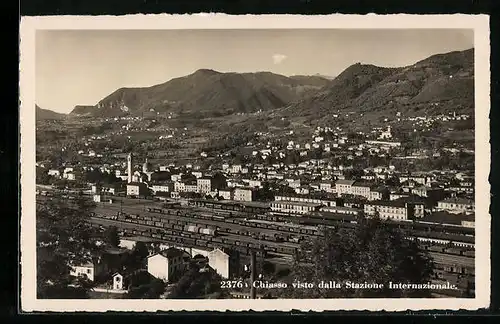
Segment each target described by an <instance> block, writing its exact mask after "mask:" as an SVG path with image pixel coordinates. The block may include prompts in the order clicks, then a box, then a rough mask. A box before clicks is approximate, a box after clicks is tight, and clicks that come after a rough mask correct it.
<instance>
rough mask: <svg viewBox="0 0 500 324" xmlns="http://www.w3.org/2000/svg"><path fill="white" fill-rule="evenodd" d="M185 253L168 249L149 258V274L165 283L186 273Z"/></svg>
mask: <svg viewBox="0 0 500 324" xmlns="http://www.w3.org/2000/svg"><path fill="white" fill-rule="evenodd" d="M183 255H184V252H183V251H181V250H178V249H175V248H168V249H166V250H163V251H161V252H159V253H156V254H153V255H151V256H150V257H148V272H149V273H150V274H151V275H152V276H154V277H156V278H158V279H161V280H163V281H165V282H169V281H172V279H173V278H174V277H176V276H177V277H178V276H179V275H181V274H182V272H183V271H184V260H183Z"/></svg>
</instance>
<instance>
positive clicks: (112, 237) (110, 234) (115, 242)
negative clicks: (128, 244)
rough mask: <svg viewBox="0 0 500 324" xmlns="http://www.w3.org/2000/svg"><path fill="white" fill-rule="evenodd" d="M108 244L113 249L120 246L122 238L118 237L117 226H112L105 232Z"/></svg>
mask: <svg viewBox="0 0 500 324" xmlns="http://www.w3.org/2000/svg"><path fill="white" fill-rule="evenodd" d="M105 239H106V243H107V244H109V245H110V246H112V247H119V246H120V236H119V235H118V228H117V227H116V226H110V227H108V228H107V229H106V232H105Z"/></svg>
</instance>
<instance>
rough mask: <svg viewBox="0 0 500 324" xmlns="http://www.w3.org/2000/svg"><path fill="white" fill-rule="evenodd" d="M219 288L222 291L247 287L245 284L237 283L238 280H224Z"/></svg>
mask: <svg viewBox="0 0 500 324" xmlns="http://www.w3.org/2000/svg"><path fill="white" fill-rule="evenodd" d="M220 287H221V288H222V289H227V288H243V287H247V284H245V283H244V282H243V281H238V280H226V281H221V282H220Z"/></svg>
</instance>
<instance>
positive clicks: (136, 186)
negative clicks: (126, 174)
mask: <svg viewBox="0 0 500 324" xmlns="http://www.w3.org/2000/svg"><path fill="white" fill-rule="evenodd" d="M148 194H149V189H148V186H147V185H146V184H145V183H142V182H130V183H127V196H131V197H138V196H147V195H148Z"/></svg>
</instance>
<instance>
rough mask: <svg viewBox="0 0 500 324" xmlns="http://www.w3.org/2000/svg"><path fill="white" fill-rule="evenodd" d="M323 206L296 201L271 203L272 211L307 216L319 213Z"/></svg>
mask: <svg viewBox="0 0 500 324" xmlns="http://www.w3.org/2000/svg"><path fill="white" fill-rule="evenodd" d="M321 206H322V205H321V204H315V203H306V202H295V201H283V200H281V201H279V200H278V201H273V202H271V203H270V207H271V210H272V211H277V212H281V213H288V214H302V215H303V214H307V213H311V212H314V211H317V210H319V209H320V208H321Z"/></svg>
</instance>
